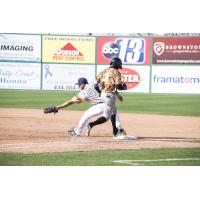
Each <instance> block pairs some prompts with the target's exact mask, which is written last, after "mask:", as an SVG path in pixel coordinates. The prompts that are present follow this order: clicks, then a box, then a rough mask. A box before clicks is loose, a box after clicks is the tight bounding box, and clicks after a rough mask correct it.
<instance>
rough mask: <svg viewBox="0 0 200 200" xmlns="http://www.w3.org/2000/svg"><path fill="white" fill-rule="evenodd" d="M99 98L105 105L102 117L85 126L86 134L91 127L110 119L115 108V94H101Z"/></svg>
mask: <svg viewBox="0 0 200 200" xmlns="http://www.w3.org/2000/svg"><path fill="white" fill-rule="evenodd" d="M101 98H102V100H103V101H104V103H105V106H104V110H103V116H101V117H99V118H98V119H97V120H96V121H93V122H90V123H89V124H88V126H87V130H86V134H88V135H89V134H90V130H91V128H92V127H94V126H97V125H100V124H103V123H105V122H106V121H107V120H109V119H110V117H111V115H112V112H113V107H114V106H115V101H116V94H115V93H104V92H102V93H101Z"/></svg>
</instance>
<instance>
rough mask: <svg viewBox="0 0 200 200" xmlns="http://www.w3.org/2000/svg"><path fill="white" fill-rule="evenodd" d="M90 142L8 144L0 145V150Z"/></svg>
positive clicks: (78, 144)
mask: <svg viewBox="0 0 200 200" xmlns="http://www.w3.org/2000/svg"><path fill="white" fill-rule="evenodd" d="M90 143H91V142H84V143H78V142H71V141H70V142H67V141H66V142H61V141H60V142H59V141H57V142H27V143H13V144H12V143H10V144H0V148H9V149H21V148H30V147H34V146H37V147H38V146H40V147H46V146H52V145H67V146H70V145H75V146H76V145H77V146H81V145H85V144H90Z"/></svg>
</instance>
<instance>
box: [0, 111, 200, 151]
mask: <svg viewBox="0 0 200 200" xmlns="http://www.w3.org/2000/svg"><path fill="white" fill-rule="evenodd" d="M82 114H83V111H67V110H62V111H59V113H58V114H56V115H53V114H49V115H47V114H46V115H45V114H43V111H42V110H38V109H11V108H9V109H4V108H1V109H0V152H19V153H36V152H64V151H88V150H103V149H139V148H163V147H167V148H176V147H177V148H179V147H184V148H186V147H188V148H192V147H200V117H181V116H162V115H147V114H130V113H121V114H120V117H121V121H122V124H123V127H124V128H125V129H126V130H127V132H128V134H129V135H136V136H138V137H139V139H138V140H135V141H116V140H113V139H112V134H111V133H112V131H111V124H110V122H107V123H106V124H104V125H100V126H98V127H94V128H93V129H92V132H91V137H85V136H84V135H83V136H82V137H72V136H69V135H68V134H67V133H66V132H67V130H68V129H70V128H71V127H73V126H74V125H75V124H77V122H78V121H79V119H80V117H81V116H82Z"/></svg>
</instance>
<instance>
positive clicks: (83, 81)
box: [76, 77, 88, 85]
mask: <svg viewBox="0 0 200 200" xmlns="http://www.w3.org/2000/svg"><path fill="white" fill-rule="evenodd" d="M81 84H88V81H87V79H86V78H84V77H81V78H79V79H78V83H76V85H81Z"/></svg>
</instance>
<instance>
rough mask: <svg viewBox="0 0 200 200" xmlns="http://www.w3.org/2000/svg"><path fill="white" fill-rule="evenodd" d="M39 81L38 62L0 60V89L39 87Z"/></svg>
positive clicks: (39, 69)
mask: <svg viewBox="0 0 200 200" xmlns="http://www.w3.org/2000/svg"><path fill="white" fill-rule="evenodd" d="M40 83H41V65H40V64H39V63H8V62H7V63H4V62H0V88H1V89H40Z"/></svg>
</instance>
